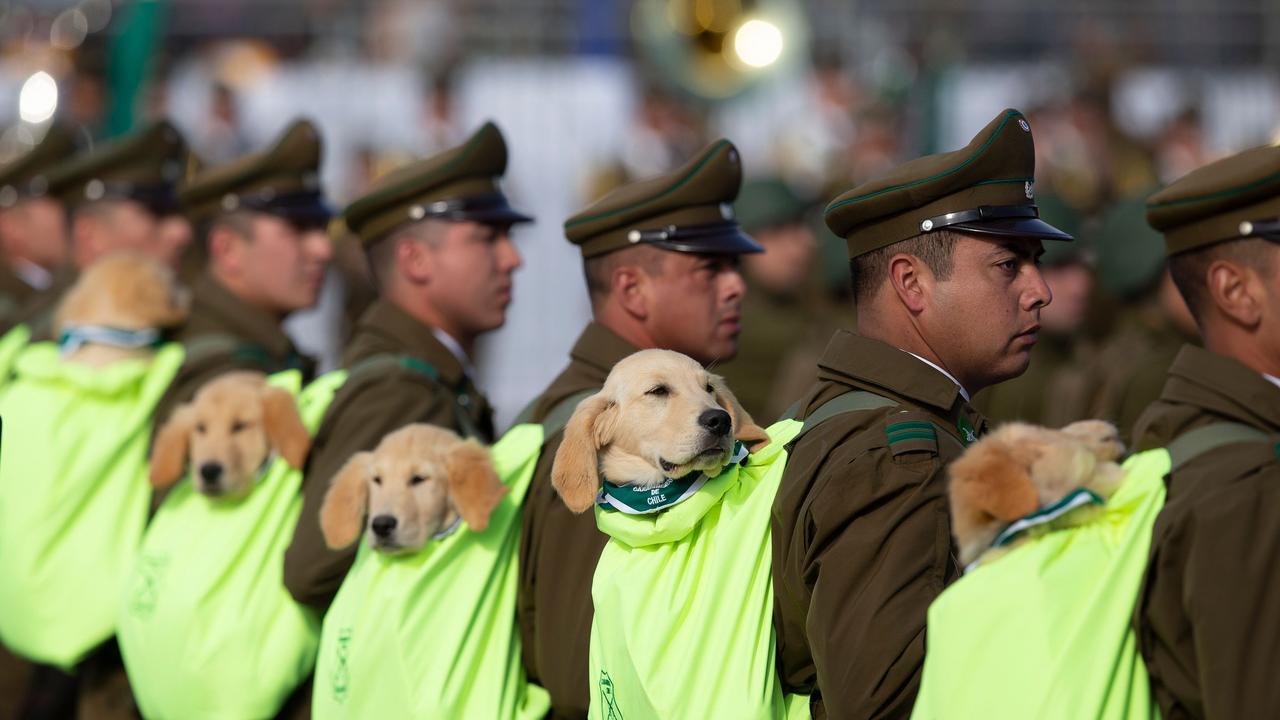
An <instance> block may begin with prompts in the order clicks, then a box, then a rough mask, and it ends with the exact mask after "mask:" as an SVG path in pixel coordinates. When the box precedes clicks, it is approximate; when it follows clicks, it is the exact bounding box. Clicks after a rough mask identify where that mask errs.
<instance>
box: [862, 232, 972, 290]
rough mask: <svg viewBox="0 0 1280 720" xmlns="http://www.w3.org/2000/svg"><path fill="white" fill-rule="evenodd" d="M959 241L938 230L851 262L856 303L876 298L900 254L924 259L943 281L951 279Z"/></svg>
mask: <svg viewBox="0 0 1280 720" xmlns="http://www.w3.org/2000/svg"><path fill="white" fill-rule="evenodd" d="M956 240H957V236H956V234H955V233H952V232H949V231H947V230H937V231H934V232H931V233H929V234H927V235H917V236H915V237H913V238H907V239H906V240H900V241H898V242H896V243H893V244H892V245H886V246H885V247H882V248H880V249H878V250H872V251H871V252H869V253H865V254H863V255H859V256H858V257H855V258H854V259H852V260H850V261H849V276H850V279H851V280H852V281H853V299H854V302H856V303H863V302H867V301H869V300H870V299H871V297H872V296H873V295H875V293H876V291H877V290H879V289H880V286H881V285H883V284H884V283H885V282H886V281H887V280H888V279H889V261H890V260H892V259H893V256H894V255H897V254H898V253H904V254H906V255H913V256H915V257H918V258H920V259H921V260H922V261H924V264H925V265H927V266H928V267H929V270H930V271H932V272H933V274H934V275H935V276H937V278H938V279H939V280H946V279H947V278H949V277H951V271H952V269H954V263H953V262H952V256H953V254H954V253H955V249H956Z"/></svg>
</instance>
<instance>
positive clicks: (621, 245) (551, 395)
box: [518, 140, 760, 718]
mask: <svg viewBox="0 0 1280 720" xmlns="http://www.w3.org/2000/svg"><path fill="white" fill-rule="evenodd" d="M741 184H742V161H741V159H740V158H739V155H738V150H737V148H735V147H734V146H733V144H732V143H730V142H729V141H727V140H719V141H717V142H715V143H712V144H711V145H710V146H708V147H707V148H705V149H704V150H703V151H702V152H700V153H698V154H697V155H696V156H694V157H693V158H692V159H690V160H689V162H687V163H686V164H685V165H683V166H682V167H680V168H677V169H676V170H673V171H672V172H670V173H668V174H666V175H662V176H659V177H655V178H649V179H646V180H643V181H639V182H635V183H631V184H628V185H624V186H623V187H621V188H618V189H617V190H614V191H613V192H611V193H609V194H608V195H606V196H605V197H603V198H601V199H600V200H598V201H597V202H595V203H594V204H592V205H591V206H590V207H587V208H586V209H584V210H582V211H581V212H579V213H578V214H576V215H574V216H573V217H570V218H569V219H568V220H566V221H565V235H566V236H567V237H568V239H569V242H571V243H573V244H575V245H577V246H578V247H579V248H580V250H581V251H582V258H583V271H584V274H585V275H586V280H587V290H588V293H589V295H590V297H591V308H592V316H593V318H594V319H593V321H592V322H591V323H590V324H588V325H587V327H586V329H585V330H583V331H582V334H581V335H580V336H579V337H578V341H577V343H576V344H575V345H574V346H573V349H572V350H571V351H570V352H569V364H568V366H567V367H565V369H564V371H563V372H561V373H560V375H559V376H558V377H556V379H555V380H553V381H552V383H551V385H550V386H549V387H548V388H547V389H546V390H545V391H543V393H542V394H541V395H539V396H538V397H537V398H535V399H534V400H533V402H532V404H531V405H530V406H529V408H528V409H527V410H526V412H525V413H524V417H523V418H522V419H528V420H529V421H532V422H548V418H549V417H550V416H553V415H556V416H560V417H561V420H562V421H563V420H565V419H567V415H568V414H569V413H571V412H572V411H573V409H574V408H575V407H576V406H577V403H578V401H579V400H581V399H582V398H583V397H585V396H587V395H589V394H591V393H594V392H596V391H598V390H599V389H600V388H601V387H602V386H603V385H604V381H605V378H606V376H608V374H609V370H610V369H612V368H613V365H614V363H616V362H618V361H619V360H621V359H622V358H624V357H626V356H628V355H630V354H632V353H634V352H636V351H637V350H640V349H645V348H665V349H668V350H676V351H678V352H682V353H684V354H686V355H689V356H690V357H693V358H695V359H697V360H698V361H699V362H702V363H703V364H711V363H713V362H715V361H717V360H727V359H729V358H732V357H733V355H734V353H735V352H736V351H737V337H738V332H739V326H740V319H739V318H740V305H741V303H742V297H743V292H744V290H745V285H744V283H743V280H742V276H741V275H740V274H739V273H738V257H739V256H740V255H742V254H743V253H757V252H760V246H759V245H757V244H756V243H755V242H754V241H752V240H751V238H749V237H747V236H746V235H744V234H743V233H742V230H741V229H740V227H739V225H738V222H737V220H736V219H735V216H734V213H733V206H732V203H733V200H734V198H735V197H737V195H738V189H739V188H740V186H741ZM562 424H563V423H561V425H562ZM562 439H563V432H561V431H557V432H555V433H553V434H552V435H550V436H549V437H548V438H547V440H546V443H545V444H544V446H543V450H542V454H541V455H540V457H539V460H538V465H537V467H536V469H535V470H534V475H533V480H532V481H531V485H530V488H529V494H528V496H527V497H526V499H525V517H524V525H523V528H522V535H521V542H520V581H519V597H518V603H519V605H518V608H519V611H518V617H519V623H520V633H521V641H522V645H523V653H524V665H525V670H526V672H527V673H528V676H529V679H530V681H532V682H535V683H538V684H540V685H542V686H543V687H544V688H546V689H547V691H548V692H549V693H550V695H551V702H552V717H557V718H582V717H586V715H587V709H588V706H589V704H590V697H589V693H590V691H591V688H590V686H589V684H588V683H587V682H585V678H586V677H587V656H588V641H589V639H590V632H591V617H592V611H591V579H592V576H593V574H594V572H595V567H596V561H597V560H598V559H599V557H600V552H601V550H602V549H603V548H604V544H605V542H606V541H607V540H608V537H607V536H605V535H604V534H603V533H601V532H600V531H599V530H598V529H597V528H596V522H595V518H594V516H592V515H591V514H590V513H584V514H582V515H574V514H573V513H571V512H570V511H569V510H568V508H566V507H565V505H564V503H563V502H562V501H561V500H560V498H559V497H558V496H557V495H556V492H555V489H554V488H553V487H552V485H551V466H552V461H553V460H554V459H555V455H556V450H557V448H559V446H560V441H561V440H562Z"/></svg>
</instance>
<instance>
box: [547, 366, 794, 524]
mask: <svg viewBox="0 0 1280 720" xmlns="http://www.w3.org/2000/svg"><path fill="white" fill-rule="evenodd" d="M659 388H662V389H665V393H661V394H659V393H655V392H654V391H655V390H656V389H659ZM708 410H724V411H726V412H728V413H729V418H730V421H731V429H730V431H729V433H728V434H726V435H723V436H720V437H716V436H715V435H714V434H713V433H711V432H710V431H708V430H707V429H706V428H704V427H702V426H701V425H700V424H699V421H698V418H699V417H700V416H701V415H702V413H704V412H706V411H708ZM734 439H737V440H741V441H743V442H744V443H745V444H746V445H747V446H748V447H749V448H751V449H758V448H760V447H763V446H764V445H766V444H768V442H769V436H768V434H766V433H765V431H764V429H763V428H761V427H760V426H758V425H756V424H755V422H754V421H753V420H752V419H751V416H750V415H748V414H747V413H746V411H745V410H743V409H742V405H740V404H739V403H738V400H737V398H735V397H734V396H733V393H732V392H730V390H729V388H728V387H727V386H726V385H725V383H724V379H723V378H721V377H719V376H717V375H713V374H712V373H709V372H707V371H706V370H705V369H703V367H702V366H701V365H699V364H698V363H697V361H695V360H693V359H692V358H689V357H686V356H684V355H681V354H680V353H677V352H672V351H670V350H641V351H640V352H637V353H635V354H633V355H631V356H629V357H627V358H624V359H623V360H622V361H620V362H619V363H618V364H617V365H615V366H614V368H613V370H612V371H611V372H610V373H609V377H608V379H606V380H605V384H604V388H603V389H601V390H600V392H598V393H596V394H595V395H592V396H591V397H588V398H586V399H585V400H583V401H582V402H581V403H579V404H578V407H577V409H576V410H574V413H573V416H572V417H571V418H570V419H569V423H568V425H566V426H565V430H564V441H563V442H561V443H560V449H559V450H558V451H556V457H555V463H554V465H553V466H552V470H551V482H552V484H553V485H554V486H555V488H556V491H557V492H559V493H560V498H561V499H562V500H564V503H565V505H567V506H568V507H569V509H570V510H572V511H573V512H575V513H580V512H583V511H585V510H587V509H588V508H590V507H591V506H592V505H593V504H594V503H595V500H596V495H597V494H598V493H599V491H600V483H601V480H600V478H601V474H602V473H603V476H604V477H607V478H609V481H610V482H613V483H617V484H619V485H623V484H630V485H636V486H639V487H654V486H656V485H659V484H661V483H662V482H663V480H664V479H665V478H667V477H680V476H682V475H685V474H687V473H689V472H692V471H694V470H708V471H709V470H713V469H716V468H719V467H721V466H723V465H724V464H725V462H727V460H728V457H729V455H730V454H731V453H732V450H733V440H734ZM664 463H665V465H666V466H665V467H664Z"/></svg>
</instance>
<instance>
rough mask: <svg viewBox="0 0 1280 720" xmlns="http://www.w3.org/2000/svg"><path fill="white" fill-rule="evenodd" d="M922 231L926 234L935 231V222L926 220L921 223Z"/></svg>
mask: <svg viewBox="0 0 1280 720" xmlns="http://www.w3.org/2000/svg"><path fill="white" fill-rule="evenodd" d="M920 229H921V230H923V231H924V232H929V231H930V230H932V229H933V221H932V220H925V221H924V222H922V223H920Z"/></svg>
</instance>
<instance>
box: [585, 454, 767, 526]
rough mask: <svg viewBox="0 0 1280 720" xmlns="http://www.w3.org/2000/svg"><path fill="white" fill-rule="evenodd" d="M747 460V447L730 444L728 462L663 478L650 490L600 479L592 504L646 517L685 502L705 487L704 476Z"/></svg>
mask: <svg viewBox="0 0 1280 720" xmlns="http://www.w3.org/2000/svg"><path fill="white" fill-rule="evenodd" d="M746 458H747V448H746V446H744V445H743V444H742V443H740V442H734V444H733V452H732V454H731V455H730V456H729V461H728V462H727V463H725V465H722V466H720V467H718V468H715V472H713V473H710V474H708V473H707V472H705V471H701V470H695V471H694V472H691V473H689V474H688V475H685V476H684V477H680V478H666V479H665V480H663V482H662V484H661V485H658V486H656V487H652V488H637V487H633V486H631V485H615V484H614V483H611V482H609V481H608V480H602V482H601V489H600V495H599V496H598V497H597V498H596V504H597V505H599V506H600V507H601V508H603V509H604V510H605V511H607V512H613V511H616V512H622V513H626V514H627V515H648V514H649V513H656V512H661V511H662V510H666V509H667V508H669V507H671V506H672V505H676V504H679V503H681V502H684V501H685V500H688V499H689V498H690V497H692V496H693V494H694V493H696V492H698V490H700V489H701V488H702V486H703V485H706V484H707V478H708V477H715V476H717V475H719V474H720V473H722V472H724V467H726V466H728V465H733V464H737V463H741V462H742V461H743V460H746Z"/></svg>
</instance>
